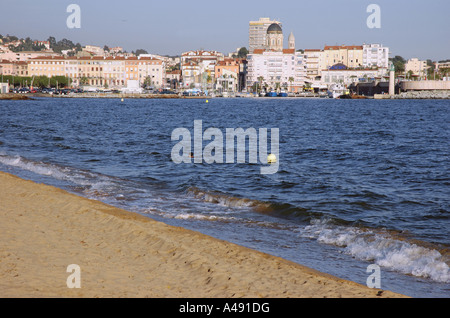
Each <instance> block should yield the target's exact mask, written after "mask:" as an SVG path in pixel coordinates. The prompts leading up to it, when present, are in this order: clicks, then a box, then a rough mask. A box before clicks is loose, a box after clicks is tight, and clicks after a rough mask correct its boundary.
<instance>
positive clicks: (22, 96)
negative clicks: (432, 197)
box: [0, 92, 450, 100]
mask: <svg viewBox="0 0 450 318" xmlns="http://www.w3.org/2000/svg"><path fill="white" fill-rule="evenodd" d="M33 97H39V98H98V99H119V100H121V99H124V100H125V99H216V98H218V99H277V100H279V99H284V100H293V99H325V100H334V99H333V98H323V97H318V96H290V97H265V96H264V97H260V96H239V97H220V96H180V95H164V94H108V93H83V94H76V95H48V94H41V93H36V94H11V93H9V94H0V100H35V99H34V98H33ZM405 99H413V100H416V99H417V100H419V99H421V100H448V99H450V93H448V94H445V93H443V94H439V95H427V94H425V93H422V94H421V93H420V92H419V93H418V92H411V93H409V94H408V93H402V94H397V95H393V96H391V95H388V94H385V95H383V94H375V95H374V96H365V97H364V98H345V100H405Z"/></svg>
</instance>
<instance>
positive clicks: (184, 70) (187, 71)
mask: <svg viewBox="0 0 450 318" xmlns="http://www.w3.org/2000/svg"><path fill="white" fill-rule="evenodd" d="M181 74H182V77H183V88H194V87H195V86H199V85H200V83H201V80H200V74H201V67H200V65H199V64H198V63H196V62H192V61H189V62H186V63H183V64H182V65H181ZM196 84H197V85H196Z"/></svg>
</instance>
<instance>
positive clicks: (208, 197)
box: [186, 187, 272, 212]
mask: <svg viewBox="0 0 450 318" xmlns="http://www.w3.org/2000/svg"><path fill="white" fill-rule="evenodd" d="M186 192H187V193H188V194H190V195H193V196H194V197H195V198H197V199H200V200H202V201H205V202H209V203H215V204H219V205H221V206H225V207H229V208H251V209H253V210H255V211H258V212H270V211H272V208H271V204H270V203H266V202H263V201H258V200H252V199H246V198H239V197H234V196H230V195H227V194H222V193H217V192H209V191H203V190H200V189H199V188H196V187H189V188H188V189H187V191H186Z"/></svg>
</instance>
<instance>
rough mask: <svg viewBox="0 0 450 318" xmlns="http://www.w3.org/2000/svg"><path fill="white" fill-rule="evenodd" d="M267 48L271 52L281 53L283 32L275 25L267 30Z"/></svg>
mask: <svg viewBox="0 0 450 318" xmlns="http://www.w3.org/2000/svg"><path fill="white" fill-rule="evenodd" d="M266 39H267V48H268V49H269V50H273V51H283V39H284V38H283V30H282V29H281V26H280V25H279V24H277V23H273V24H271V25H270V26H269V27H268V28H267V36H266Z"/></svg>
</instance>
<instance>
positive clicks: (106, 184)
mask: <svg viewBox="0 0 450 318" xmlns="http://www.w3.org/2000/svg"><path fill="white" fill-rule="evenodd" d="M0 164H3V165H6V166H10V167H16V168H19V169H22V170H26V171H30V172H32V173H35V174H38V175H41V176H45V177H51V178H53V179H56V180H60V181H65V182H68V183H69V184H68V185H67V186H68V187H69V188H70V189H72V190H75V191H76V192H81V193H83V194H84V195H86V196H87V197H89V198H94V199H96V198H106V197H109V198H114V197H117V198H119V199H121V196H120V194H119V195H117V187H118V186H119V184H118V182H116V181H115V180H114V179H113V178H112V177H108V176H104V175H101V174H98V173H92V172H89V171H83V170H80V169H75V168H69V167H63V166H59V165H56V164H53V163H46V162H37V161H33V160H29V159H26V158H23V157H21V156H9V155H6V154H0ZM114 190H116V191H114Z"/></svg>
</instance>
